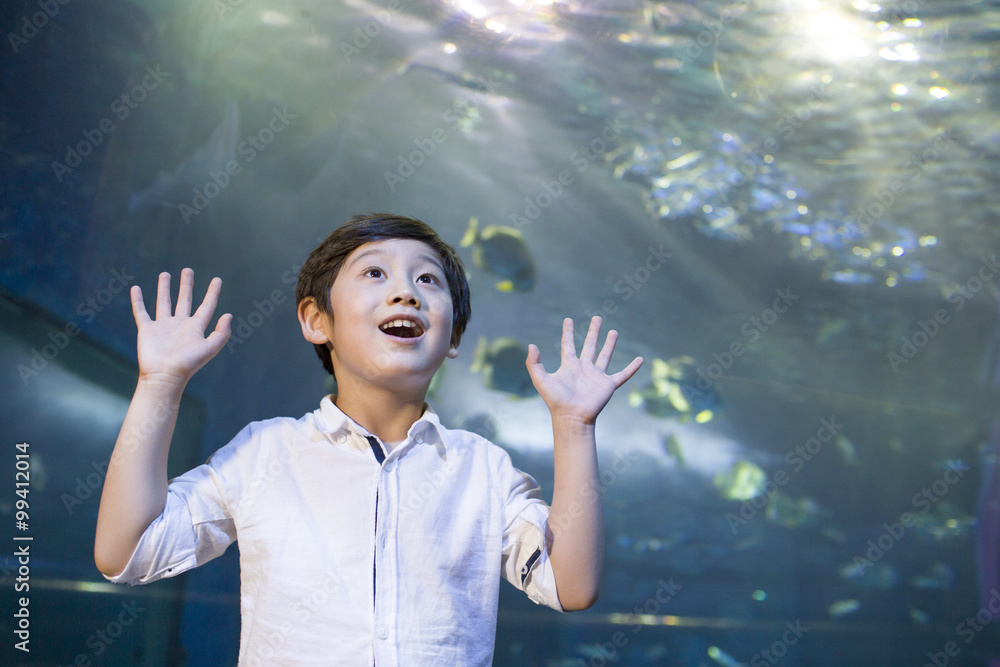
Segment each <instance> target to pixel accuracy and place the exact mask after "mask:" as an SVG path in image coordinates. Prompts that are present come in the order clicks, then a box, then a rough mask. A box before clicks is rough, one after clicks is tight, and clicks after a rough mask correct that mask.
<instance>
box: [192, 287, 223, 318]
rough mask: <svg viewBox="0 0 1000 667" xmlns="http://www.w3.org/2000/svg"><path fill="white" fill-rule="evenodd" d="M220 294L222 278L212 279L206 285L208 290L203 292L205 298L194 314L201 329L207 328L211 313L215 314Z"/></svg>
mask: <svg viewBox="0 0 1000 667" xmlns="http://www.w3.org/2000/svg"><path fill="white" fill-rule="evenodd" d="M221 293H222V278H218V277H216V278H212V282H210V283H209V284H208V290H206V291H205V298H204V299H202V301H201V305H200V306H198V310H196V311H195V312H194V316H195V318H197V319H198V321H199V322H201V324H202V326H203V327H207V326H208V323H209V322H210V321H211V319H212V313H214V312H215V307H216V306H218V305H219V294H221ZM220 321H221V318H220ZM216 328H218V327H216Z"/></svg>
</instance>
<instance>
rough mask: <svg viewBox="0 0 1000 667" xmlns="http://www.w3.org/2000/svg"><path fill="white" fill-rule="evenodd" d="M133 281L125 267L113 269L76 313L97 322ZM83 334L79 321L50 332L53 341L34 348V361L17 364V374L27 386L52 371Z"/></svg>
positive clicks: (133, 278)
mask: <svg viewBox="0 0 1000 667" xmlns="http://www.w3.org/2000/svg"><path fill="white" fill-rule="evenodd" d="M132 280H135V276H134V275H132V274H130V273H128V271H127V270H126V268H125V267H122V269H121V270H120V271H119V270H112V271H111V278H110V279H109V280H108V282H107V284H106V285H105V286H104V287H102V288H100V289H99V290H97V292H95V293H94V294H92V295H90V296H88V297H87V298H86V299H84V300H83V301H81V302H80V303H79V305H77V307H76V314H77V315H78V316H80V317H81V318H83V320H84V321H86V322H87V323H88V324H89V323H90V322H93V321H94V318H95V317H97V315H98V314H100V313H102V312H104V309H105V308H107V307H108V305H109V304H110V303H111V302H112V301H113V300H114V299H115V297H116V296H118V295H119V294H121V293H122V291H125V290H127V289H128V287H129V285H130V284H131V282H130V281H132ZM80 333H81V329H80V325H79V324H77V322H76V321H70V322H67V323H66V326H64V327H63V328H62V330H61V331H52V332H50V333H49V335H48V338H49V342H48V343H45V344H44V345H42V346H41V348H37V347H33V348H31V359H30V360H29V361H28V364H27V365H25V364H18V365H17V374H18V375H19V376H20V378H21V381H22V382H24V384H25V386H27V385H28V383H29V382H30V381H31V380H32V378H36V377H38V376H39V375H40V374H41V373H42V371H44V370H45V369H46V368H48V366H49V364H50V363H51V362H52V361H54V360H55V359H56V357H58V356H59V354H60V353H61V352H62V351H63V350H65V349H66V347H67V346H68V345H69V344H70V341H72V340H73V339H74V338H76V337H77V336H79V335H80Z"/></svg>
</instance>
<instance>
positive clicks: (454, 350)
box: [448, 330, 462, 359]
mask: <svg viewBox="0 0 1000 667" xmlns="http://www.w3.org/2000/svg"><path fill="white" fill-rule="evenodd" d="M461 342H462V334H460V333H458V332H457V331H455V330H452V332H451V346H450V347H449V348H448V358H449V359H455V358H456V357H458V344H459V343H461Z"/></svg>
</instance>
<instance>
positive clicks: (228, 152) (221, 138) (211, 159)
mask: <svg viewBox="0 0 1000 667" xmlns="http://www.w3.org/2000/svg"><path fill="white" fill-rule="evenodd" d="M239 132H240V109H239V107H238V106H237V105H236V102H234V101H230V102H229V103H227V104H226V111H225V114H224V115H223V117H222V120H221V121H220V122H219V124H218V126H216V128H215V130H213V131H212V136H211V137H209V139H208V143H207V144H206V145H205V146H203V147H201V148H199V149H198V150H196V151H195V152H194V153H192V154H191V155H189V156H188V157H187V158H185V159H184V160H183V161H182V162H181V163H180V164H179V165H177V167H176V168H175V169H174V170H173V172H171V173H167V172H160V173H159V174H158V175H157V177H156V179H155V180H154V181H153V182H152V183H151V184H150V185H148V186H147V187H146V188H144V189H143V190H141V191H139V192H136V193H133V194H132V196H131V197H129V200H128V206H127V208H126V213H127V214H128V215H130V216H131V215H148V214H149V213H150V212H152V211H154V210H156V208H157V207H160V206H176V205H177V204H181V203H188V204H190V202H191V201H192V196H193V195H192V190H193V189H195V188H201V187H203V186H205V184H206V183H211V182H212V181H211V174H212V173H213V172H220V171H221V172H226V164H227V163H228V162H230V161H232V160H234V159H235V158H236V146H237V144H238V143H239ZM227 173H228V172H227Z"/></svg>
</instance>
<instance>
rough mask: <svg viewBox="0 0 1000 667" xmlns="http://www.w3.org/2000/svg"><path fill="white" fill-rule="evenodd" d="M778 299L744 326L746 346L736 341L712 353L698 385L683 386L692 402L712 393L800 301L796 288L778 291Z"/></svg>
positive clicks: (684, 391) (698, 371)
mask: <svg viewBox="0 0 1000 667" xmlns="http://www.w3.org/2000/svg"><path fill="white" fill-rule="evenodd" d="M774 293H775V294H776V295H777V298H775V299H774V301H773V302H772V303H771V306H770V307H769V308H765V309H764V310H762V311H761V313H760V315H754V316H752V317H751V318H750V319H748V320H747V321H746V322H744V323H743V325H742V326H741V327H740V333H741V334H743V336H744V338H746V343H743V342H741V341H738V340H734V341H733V342H732V343H730V344H729V349H728V350H726V351H723V352H721V353H719V352H713V353H712V359H714V361H712V363H710V364H708V366H706V367H705V370H702V369H700V368H699V369H698V370H697V374H698V379H697V380H695V383H694V385H690V384H685V385H683V386H682V387H681V391H682V392H683V393H684V397H685V398H687V399H688V400H690V399H691V398H697V397H700V396H701V395H702V393H704V392H706V391H708V390H709V389H711V388H712V385H713V384H715V382H716V380H719V379H720V378H721V377H722V376H723V375H725V373H726V371H728V370H729V369H730V368H732V367H733V364H735V363H736V360H737V359H739V358H740V357H742V356H743V355H744V354H746V351H747V349H748V348H747V346H748V345H753V344H754V343H756V342H757V341H758V340H759V339H760V337H761V336H763V335H764V334H765V333H766V332H767V331H768V330H769V329H770V328H771V327H772V326H774V324H775V323H776V322H777V321H778V317H779V316H780V315H782V314H784V313H786V312H787V311H788V309H789V308H791V307H792V305H793V304H794V303H795V302H796V301H798V300H799V298H800V297H799V296H798V295H797V294H792V289H791V288H790V287H786V288H785V289H784V290H782V289H780V288H778V289H776V290H774Z"/></svg>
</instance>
